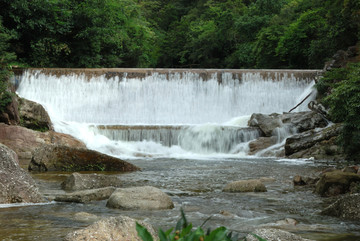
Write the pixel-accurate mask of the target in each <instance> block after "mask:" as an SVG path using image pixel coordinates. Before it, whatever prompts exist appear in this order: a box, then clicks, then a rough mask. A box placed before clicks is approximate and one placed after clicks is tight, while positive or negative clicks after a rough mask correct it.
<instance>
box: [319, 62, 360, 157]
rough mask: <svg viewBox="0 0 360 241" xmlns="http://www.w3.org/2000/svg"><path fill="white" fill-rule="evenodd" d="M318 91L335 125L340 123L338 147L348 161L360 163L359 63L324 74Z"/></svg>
mask: <svg viewBox="0 0 360 241" xmlns="http://www.w3.org/2000/svg"><path fill="white" fill-rule="evenodd" d="M317 89H318V91H319V93H320V95H321V96H322V98H323V103H324V104H325V105H326V106H327V107H328V108H330V117H331V120H332V121H334V122H343V123H344V128H343V132H342V135H341V138H340V143H341V145H342V146H343V148H344V151H345V153H346V154H347V156H348V158H349V159H350V160H357V161H359V160H360V149H359V147H360V118H359V116H360V63H356V64H349V66H348V67H346V68H340V69H332V70H331V71H329V72H327V73H326V74H325V76H324V78H322V79H321V80H320V81H319V83H318V84H317Z"/></svg>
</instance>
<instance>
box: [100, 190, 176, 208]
mask: <svg viewBox="0 0 360 241" xmlns="http://www.w3.org/2000/svg"><path fill="white" fill-rule="evenodd" d="M106 206H107V207H110V208H118V209H126V210H128V209H130V210H132V209H141V210H159V209H172V208H174V203H173V202H172V200H171V198H170V197H169V196H168V195H167V194H165V193H164V192H162V191H161V190H160V189H158V188H155V187H150V186H144V187H131V188H118V189H117V190H116V191H115V192H114V193H113V194H112V195H111V197H110V198H109V200H108V202H107V204H106Z"/></svg>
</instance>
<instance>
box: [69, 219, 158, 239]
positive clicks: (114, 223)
mask: <svg viewBox="0 0 360 241" xmlns="http://www.w3.org/2000/svg"><path fill="white" fill-rule="evenodd" d="M136 222H138V223H139V224H140V225H142V226H144V227H145V228H146V229H147V230H148V231H149V232H150V234H151V235H152V237H153V239H154V240H158V238H157V236H156V232H155V230H154V228H153V227H152V226H151V225H150V224H148V223H145V222H143V221H139V220H135V219H132V218H129V217H126V216H118V217H110V218H105V219H102V220H99V221H97V222H95V223H93V224H92V225H90V226H88V227H86V228H84V229H80V230H77V231H74V232H71V233H69V234H68V235H66V237H65V240H66V241H83V240H102V241H110V240H119V241H142V240H141V238H140V237H139V236H138V235H137V231H136Z"/></svg>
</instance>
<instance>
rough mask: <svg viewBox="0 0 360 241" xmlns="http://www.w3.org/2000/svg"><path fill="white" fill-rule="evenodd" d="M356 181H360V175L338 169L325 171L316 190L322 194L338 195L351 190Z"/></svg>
mask: <svg viewBox="0 0 360 241" xmlns="http://www.w3.org/2000/svg"><path fill="white" fill-rule="evenodd" d="M354 182H360V175H358V174H355V173H349V172H342V171H340V170H336V171H333V172H327V173H325V174H324V175H323V176H322V177H321V178H320V180H319V181H318V182H317V184H316V189H315V192H316V193H318V194H320V195H321V196H336V195H339V194H344V193H347V192H349V191H350V186H351V184H352V183H354Z"/></svg>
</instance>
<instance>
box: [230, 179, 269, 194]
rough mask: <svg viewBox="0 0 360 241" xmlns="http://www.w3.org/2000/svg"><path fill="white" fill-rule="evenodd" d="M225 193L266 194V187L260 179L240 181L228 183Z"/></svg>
mask: <svg viewBox="0 0 360 241" xmlns="http://www.w3.org/2000/svg"><path fill="white" fill-rule="evenodd" d="M223 191H224V192H266V191H267V190H266V187H265V185H264V184H263V183H262V182H261V181H260V180H258V179H250V180H240V181H236V182H231V183H228V184H227V185H226V186H225V188H224V189H223Z"/></svg>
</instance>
